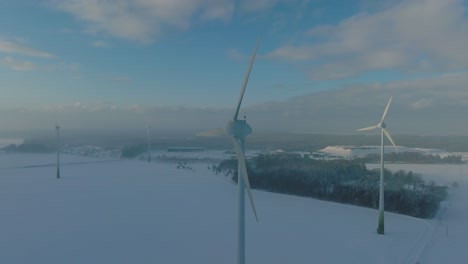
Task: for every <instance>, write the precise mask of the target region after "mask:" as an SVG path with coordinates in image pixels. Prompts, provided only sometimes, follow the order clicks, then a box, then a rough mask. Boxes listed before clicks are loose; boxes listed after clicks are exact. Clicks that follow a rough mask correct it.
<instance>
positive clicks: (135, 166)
mask: <svg viewBox="0 0 468 264" xmlns="http://www.w3.org/2000/svg"><path fill="white" fill-rule="evenodd" d="M62 160H63V162H64V163H65V164H67V163H68V164H70V165H64V166H63V167H62V179H60V180H57V179H55V167H54V166H53V163H54V161H55V155H53V154H37V155H32V154H31V155H26V154H2V155H0V211H1V212H2V216H1V217H0V234H2V235H1V236H0V252H1V253H0V263H11V264H16V263H38V264H42V263H44V264H45V263H47V264H54V263H57V264H63V263H67V264H68V263H69V264H74V263H76V264H78V263H86V264H92V263H99V264H101V263H112V264H118V263H125V264H127V263H235V252H236V251H235V249H236V243H235V242H236V228H237V225H236V209H237V204H236V202H237V188H236V186H235V185H233V184H232V183H230V182H229V181H227V180H226V179H225V178H222V177H220V176H215V175H213V174H212V173H211V172H210V171H209V170H208V169H207V164H204V163H201V162H197V163H194V164H192V165H191V166H192V167H193V170H182V169H177V168H176V164H174V163H170V162H160V161H156V162H151V163H147V162H142V161H139V160H119V161H112V162H108V160H104V159H102V158H101V159H97V158H84V157H78V156H68V155H63V157H62ZM31 165H35V166H31ZM37 165H48V166H37ZM399 166H401V165H399ZM407 166H411V165H407ZM415 166H416V165H415ZM417 166H418V168H425V167H424V166H426V165H417ZM437 166H439V165H437ZM437 166H436V167H437ZM413 171H415V172H418V171H416V170H413ZM428 171H429V172H434V177H436V175H435V174H436V172H435V171H434V169H433V168H430V169H428ZM441 171H442V172H444V169H442V170H441ZM465 171H466V172H468V167H467V168H466V170H465ZM449 173H452V174H453V173H455V170H453V171H452V170H449ZM456 176H457V177H458V176H459V173H458V170H457V171H456ZM464 188H465V189H466V184H465V183H464V182H463V183H461V184H460V187H459V189H458V190H460V191H459V192H455V193H453V195H451V205H450V206H449V207H448V209H447V211H446V213H445V214H444V216H443V217H445V218H447V217H449V216H451V218H450V219H453V221H452V222H450V224H449V228H450V230H449V232H450V233H449V236H448V237H445V233H443V235H444V236H442V235H441V234H439V233H441V231H440V230H439V229H440V228H439V229H436V228H435V227H434V225H432V223H433V222H432V221H425V220H420V219H416V218H411V217H407V216H402V215H397V214H392V213H386V223H387V225H386V231H387V234H386V235H385V236H380V235H377V234H376V232H375V229H376V226H377V211H376V210H373V209H368V208H361V207H355V206H349V205H342V204H337V203H330V202H323V201H318V200H314V199H307V198H300V197H293V196H286V195H279V194H273V193H267V192H262V191H253V196H254V199H255V202H256V207H257V210H258V214H259V220H260V222H259V223H256V222H255V219H254V217H253V214H252V212H251V210H248V211H247V214H246V216H247V220H246V228H247V235H246V237H247V252H246V254H247V262H248V263H267V264H273V263H282V264H283V263H299V264H300V263H372V264H374V263H415V260H416V259H418V257H419V256H420V255H421V257H422V259H423V260H424V261H426V260H427V261H428V263H460V262H463V261H460V260H467V259H468V257H467V256H466V255H463V254H464V253H465V252H464V250H463V249H464V247H465V246H466V245H467V243H466V240H464V239H466V237H467V236H466V232H465V233H463V232H460V231H459V232H458V234H457V235H456V233H455V232H453V235H452V233H451V229H452V228H454V229H455V228H460V230H465V231H466V229H467V227H464V226H463V225H462V223H466V220H467V218H468V215H467V214H466V212H467V211H468V210H466V206H462V204H461V203H460V201H459V202H457V201H458V200H457V199H458V198H459V197H458V196H457V194H459V195H461V194H460V193H461V190H463V189H464ZM465 193H466V192H465ZM462 196H463V195H462ZM462 198H464V197H462ZM247 209H250V208H248V207H247ZM463 212H464V213H463ZM445 218H443V219H445ZM455 220H456V221H455ZM434 221H435V220H434ZM452 225H453V226H452ZM432 230H435V231H434V232H432ZM443 231H444V232H445V230H443ZM450 238H451V239H452V240H449V239H450ZM459 242H460V243H463V244H459ZM453 243H455V244H456V245H455V246H452V244H453ZM447 255H450V256H456V257H463V258H458V259H457V258H455V259H451V260H452V261H445V260H446V259H448V256H447ZM465 257H466V258H465ZM441 260H442V261H441ZM457 260H458V261H457ZM421 263H426V262H421Z"/></svg>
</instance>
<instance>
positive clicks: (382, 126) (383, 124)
mask: <svg viewBox="0 0 468 264" xmlns="http://www.w3.org/2000/svg"><path fill="white" fill-rule="evenodd" d="M377 127H378V128H385V127H387V125H385V123H379V124H378V125H377Z"/></svg>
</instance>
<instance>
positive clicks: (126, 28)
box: [49, 0, 308, 43]
mask: <svg viewBox="0 0 468 264" xmlns="http://www.w3.org/2000/svg"><path fill="white" fill-rule="evenodd" d="M306 2H308V1H307V0H255V1H252V0H190V1H187V0H118V1H108V0H49V5H50V6H51V7H52V8H53V9H56V10H59V11H62V12H66V13H69V14H71V15H73V16H74V17H75V18H76V19H78V20H79V21H82V22H84V23H85V32H87V33H90V34H105V35H109V36H112V37H115V38H120V39H127V40H133V41H139V42H144V43H145V42H151V41H153V40H154V39H155V38H158V37H159V36H160V35H161V34H163V33H164V32H166V31H173V30H187V29H189V28H190V26H191V25H192V24H193V23H196V22H208V21H230V20H231V18H232V17H233V15H234V14H235V13H236V12H243V13H247V14H252V13H261V12H264V11H265V10H268V9H271V8H272V7H274V6H276V5H278V4H280V3H284V4H289V5H290V4H291V3H294V4H297V3H299V4H302V5H303V4H304V3H306ZM236 8H237V10H236Z"/></svg>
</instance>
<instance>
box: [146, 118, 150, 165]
mask: <svg viewBox="0 0 468 264" xmlns="http://www.w3.org/2000/svg"><path fill="white" fill-rule="evenodd" d="M146 134H147V139H148V162H151V126H150V125H147V126H146Z"/></svg>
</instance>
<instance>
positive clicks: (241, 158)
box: [197, 38, 260, 264]
mask: <svg viewBox="0 0 468 264" xmlns="http://www.w3.org/2000/svg"><path fill="white" fill-rule="evenodd" d="M259 43H260V38H259V39H258V40H257V44H256V46H255V50H254V52H253V54H252V57H251V59H250V63H249V66H248V68H247V72H246V74H245V77H244V82H243V83H242V88H241V92H240V96H239V101H238V103H237V108H236V111H235V112H234V117H233V119H232V120H229V121H228V122H227V123H226V126H225V127H224V132H225V133H226V134H227V135H228V136H230V137H231V138H232V143H233V144H234V149H235V151H236V155H237V162H238V169H237V172H238V174H237V185H238V194H239V196H238V229H237V232H238V233H237V263H238V264H244V263H245V190H247V195H248V197H249V201H250V205H251V207H252V210H253V213H254V215H255V219H256V220H257V222H258V217H257V211H256V210H255V205H254V201H253V198H252V193H251V191H250V183H249V177H248V175H247V167H246V164H245V149H244V146H245V137H246V136H248V135H250V134H252V128H251V127H250V126H249V125H248V124H247V122H246V120H245V119H244V120H239V119H238V116H239V109H240V107H241V104H242V99H243V98H244V93H245V88H246V87H247V82H248V80H249V76H250V71H251V69H252V65H253V63H254V60H255V55H256V53H257V48H258V44H259ZM222 134H223V131H222V129H215V130H210V131H205V132H201V133H198V134H197V135H198V136H208V137H211V136H220V135H222Z"/></svg>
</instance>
